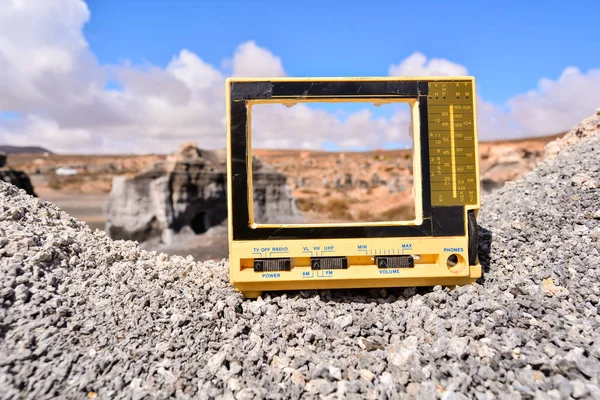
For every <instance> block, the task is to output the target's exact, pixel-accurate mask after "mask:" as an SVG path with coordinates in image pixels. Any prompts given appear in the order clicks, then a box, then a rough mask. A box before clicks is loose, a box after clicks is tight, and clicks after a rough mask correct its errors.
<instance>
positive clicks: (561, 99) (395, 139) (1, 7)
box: [0, 0, 600, 153]
mask: <svg viewBox="0 0 600 400" xmlns="http://www.w3.org/2000/svg"><path fill="white" fill-rule="evenodd" d="M89 19H90V12H89V9H88V8H87V6H86V4H85V3H84V2H83V1H81V0H55V1H52V2H49V1H48V2H25V1H17V0H13V1H10V0H0V93H2V95H1V96H0V115H1V112H2V111H12V112H16V113H18V117H17V118H12V119H10V120H8V119H2V118H0V143H10V144H17V145H42V146H45V147H48V148H50V149H52V150H55V151H60V152H70V151H72V152H134V153H135V152H167V151H173V150H175V149H177V148H178V146H179V144H180V143H181V142H183V141H188V140H195V141H197V142H198V143H199V145H200V146H202V147H205V148H219V147H223V146H224V145H225V86H224V85H225V78H226V77H227V76H230V75H231V76H250V77H260V76H263V77H272V76H285V75H286V72H285V69H284V67H283V63H282V60H281V59H280V58H279V57H277V56H276V55H274V54H272V53H271V52H270V51H269V50H268V49H265V48H263V47H260V46H259V45H258V44H257V43H255V42H254V41H248V42H245V43H242V44H240V45H239V46H238V47H237V48H236V49H233V52H232V56H231V58H230V59H227V60H224V62H223V63H222V65H221V66H220V67H217V66H214V65H211V64H209V63H207V62H206V61H204V60H203V59H202V58H201V57H200V56H199V55H197V54H195V53H193V52H192V51H190V50H188V49H181V50H180V51H179V52H178V53H177V54H175V55H174V57H173V58H172V60H171V61H170V62H169V63H168V65H166V66H164V67H161V66H155V65H132V64H131V63H129V62H125V63H122V64H119V65H100V64H99V63H98V61H97V59H96V57H95V56H94V54H93V53H92V52H91V50H90V48H89V46H88V44H87V42H86V40H85V37H84V35H83V33H82V29H83V26H84V25H85V23H86V22H87V21H88V20H89ZM389 74H390V75H393V76H415V75H444V76H448V75H467V74H468V70H467V68H466V67H464V66H462V65H459V64H456V63H454V62H452V61H449V60H446V59H441V58H431V59H428V58H427V57H426V56H425V55H424V54H421V53H418V52H417V53H413V54H411V55H409V56H408V57H407V58H406V59H404V60H402V61H401V62H400V63H398V64H397V65H392V66H390V68H389ZM109 81H110V82H117V83H118V86H119V89H108V88H107V86H106V84H107V83H108V82H109ZM599 96H600V71H599V70H590V71H588V72H585V73H584V72H581V71H579V70H578V69H576V68H568V69H566V70H565V72H564V73H563V75H562V76H561V77H560V78H559V79H558V80H556V81H553V80H550V79H547V78H545V79H543V80H541V81H540V84H539V87H538V88H537V89H536V90H534V91H531V92H528V93H524V94H520V95H517V96H514V97H513V98H511V99H509V100H508V101H507V102H506V104H503V105H501V106H497V105H494V104H492V103H489V102H486V101H483V100H481V99H479V101H478V104H479V107H478V109H479V125H480V136H481V137H482V138H500V137H509V136H521V135H530V134H551V133H555V132H558V131H561V130H565V129H568V128H569V127H570V126H571V125H573V124H574V123H576V122H578V121H579V120H580V119H582V118H583V117H585V116H587V115H589V114H590V113H591V112H593V110H594V109H595V108H596V107H597V106H598V105H600V98H599ZM342 117H343V118H342ZM253 121H254V129H255V132H254V133H255V135H254V138H255V139H256V142H255V143H254V145H255V146H259V147H278V148H281V147H301V148H319V147H321V146H323V145H324V144H325V143H328V142H335V143H337V144H338V145H339V146H341V147H343V148H355V147H362V146H364V143H368V145H369V146H370V147H384V146H385V145H386V144H389V143H395V144H402V143H406V142H409V137H408V126H409V123H410V114H409V112H408V111H407V109H406V108H404V109H400V110H398V111H397V112H395V113H393V114H392V115H389V117H388V118H383V117H376V116H375V114H373V113H372V112H371V111H370V110H367V109H364V110H355V111H354V112H352V113H350V114H349V115H348V113H346V114H343V115H342V114H339V113H336V112H332V111H331V110H329V109H318V108H316V107H309V106H307V105H305V104H298V105H296V106H294V107H293V108H291V109H286V108H284V107H279V108H278V107H273V108H271V109H268V110H267V111H266V112H264V113H259V114H254V119H253Z"/></svg>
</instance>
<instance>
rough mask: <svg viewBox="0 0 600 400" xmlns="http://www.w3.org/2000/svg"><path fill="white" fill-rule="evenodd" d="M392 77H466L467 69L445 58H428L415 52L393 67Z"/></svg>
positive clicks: (390, 73)
mask: <svg viewBox="0 0 600 400" xmlns="http://www.w3.org/2000/svg"><path fill="white" fill-rule="evenodd" d="M389 75H391V76H464V75H467V69H466V68H465V67H464V66H462V65H460V64H456V63H453V62H452V61H448V60H446V59H443V58H431V59H429V60H428V59H427V57H426V56H425V55H424V54H423V53H419V52H415V53H412V54H411V55H410V56H408V57H406V58H405V59H404V60H403V61H402V62H400V63H399V64H398V65H391V66H390V69H389Z"/></svg>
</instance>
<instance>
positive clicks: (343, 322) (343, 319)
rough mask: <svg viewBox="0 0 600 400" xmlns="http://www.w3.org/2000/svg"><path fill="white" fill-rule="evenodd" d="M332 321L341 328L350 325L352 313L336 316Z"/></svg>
mask: <svg viewBox="0 0 600 400" xmlns="http://www.w3.org/2000/svg"><path fill="white" fill-rule="evenodd" d="M334 322H335V323H336V324H337V325H338V326H339V327H340V328H342V329H344V328H346V327H348V326H350V325H352V314H347V315H342V316H339V317H337V318H336V319H335V320H334Z"/></svg>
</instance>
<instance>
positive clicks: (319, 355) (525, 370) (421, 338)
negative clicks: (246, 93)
mask: <svg viewBox="0 0 600 400" xmlns="http://www.w3.org/2000/svg"><path fill="white" fill-rule="evenodd" d="M599 155H600V132H595V133H594V134H593V135H589V136H588V137H586V138H585V140H583V139H582V140H581V141H579V142H578V143H577V144H575V145H573V146H572V147H569V148H565V149H563V150H562V151H561V152H560V153H559V154H558V155H556V156H555V157H554V158H552V159H551V160H549V161H547V162H545V163H544V164H542V165H541V166H540V167H539V168H538V169H536V170H534V171H533V172H531V173H529V174H527V175H525V176H524V177H523V178H522V179H521V180H519V181H517V182H515V183H510V184H508V185H506V186H505V187H504V188H502V189H499V190H498V191H496V192H494V193H493V194H492V195H490V196H487V197H485V198H484V201H483V209H482V211H481V213H480V215H479V223H480V225H481V228H480V229H481V235H482V243H481V248H480V257H481V260H482V262H483V264H484V267H485V275H484V278H483V279H482V280H481V282H480V283H478V284H475V285H471V286H465V287H459V288H456V289H455V290H449V289H446V288H441V287H435V288H433V289H425V288H423V289H418V290H415V289H414V288H406V289H380V290H356V291H349V290H340V291H306V292H289V293H270V294H267V295H265V296H264V297H263V298H262V299H258V300H243V298H242V297H241V295H240V294H238V293H235V292H234V291H233V290H232V289H231V287H230V285H229V284H228V277H227V262H226V261H225V260H223V261H220V262H217V261H213V262H204V263H197V262H194V261H193V260H192V259H191V258H188V259H184V258H181V257H173V258H168V257H166V256H165V255H161V254H156V253H151V252H146V251H143V250H141V249H140V248H139V247H137V245H136V244H135V243H133V242H125V241H112V240H111V239H109V238H107V237H106V236H105V234H104V233H103V232H100V231H95V232H92V231H91V230H90V229H89V228H88V227H87V226H86V225H85V224H83V223H80V222H78V221H77V220H75V219H73V218H72V217H70V216H69V215H67V214H66V213H64V212H62V211H60V210H59V209H57V208H56V207H55V206H53V205H52V204H51V203H47V202H44V201H41V200H39V199H37V198H33V197H29V196H27V195H25V194H24V193H23V192H20V191H18V190H17V189H16V188H15V187H13V186H10V185H7V184H4V183H2V182H0V276H1V277H2V279H1V283H0V301H2V307H1V308H0V339H1V340H0V398H2V399H16V398H35V399H46V398H68V399H70V398H73V399H81V398H86V397H87V398H94V397H97V398H102V399H115V398H116V399H118V398H135V399H141V398H167V397H175V398H200V399H204V398H223V399H234V398H235V399H254V398H256V399H258V398H268V399H284V398H293V399H297V398H372V399H386V398H420V399H432V398H443V399H466V398H478V399H493V398H500V399H521V398H540V399H542V398H543V399H545V398H550V399H569V398H574V399H588V398H592V399H599V398H600V316H599V315H598V311H599V297H600V285H599V284H598V278H599V271H600V252H599V249H600V224H599V220H600V188H599V187H600V183H599V182H600V164H599V163H598V158H599Z"/></svg>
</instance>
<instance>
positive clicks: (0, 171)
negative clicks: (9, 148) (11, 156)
mask: <svg viewBox="0 0 600 400" xmlns="http://www.w3.org/2000/svg"><path fill="white" fill-rule="evenodd" d="M6 159H7V155H6V153H0V179H1V180H3V181H4V182H8V183H10V184H12V185H15V186H16V187H18V188H19V189H23V190H25V192H26V193H27V194H29V195H31V196H36V194H35V191H34V189H33V185H32V184H31V180H30V179H29V176H28V175H27V174H26V173H25V172H23V171H20V170H15V169H12V168H10V167H8V166H7V165H6Z"/></svg>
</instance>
